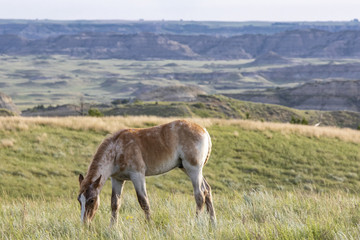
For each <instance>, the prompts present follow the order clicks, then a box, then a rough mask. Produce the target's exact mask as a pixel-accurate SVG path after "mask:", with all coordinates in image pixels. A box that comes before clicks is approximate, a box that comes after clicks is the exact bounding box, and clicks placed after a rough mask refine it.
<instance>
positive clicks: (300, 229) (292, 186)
mask: <svg viewBox="0 0 360 240" xmlns="http://www.w3.org/2000/svg"><path fill="white" fill-rule="evenodd" d="M167 121H170V119H165V118H154V117H137V118H135V117H122V118H121V117H117V118H115V117H112V118H58V119H46V118H19V117H17V118H0V186H1V187H0V206H1V208H0V236H1V238H2V239H39V238H41V239H85V238H89V239H129V238H133V239H358V238H359V237H360V230H359V229H360V228H359V223H360V211H359V209H358V206H359V204H360V197H358V192H359V190H360V184H359V183H360V182H359V181H360V176H359V175H358V170H359V167H360V148H359V143H360V132H359V131H356V130H349V129H335V128H321V127H320V128H314V127H310V126H294V125H289V124H274V123H272V124H270V123H266V122H265V123H261V122H252V121H239V120H237V121H231V120H214V119H194V121H197V122H199V123H200V124H201V125H203V126H206V127H207V129H208V131H209V133H210V135H211V137H212V142H213V149H212V155H211V158H210V160H209V162H208V164H207V165H206V166H205V168H204V176H205V177H206V178H207V179H208V182H209V184H210V185H211V186H212V188H213V198H214V204H215V208H216V213H217V218H218V223H217V225H216V227H214V226H212V225H211V224H209V219H208V216H207V215H206V214H202V215H200V217H199V218H195V201H194V199H193V196H192V187H191V182H190V180H189V179H188V178H187V177H186V176H185V174H183V172H182V171H180V170H178V169H175V170H173V171H172V172H170V173H167V174H165V175H161V176H156V177H149V178H148V179H147V188H148V193H149V198H150V204H151V208H152V213H153V216H152V221H151V222H150V223H146V222H145V217H144V215H143V212H142V210H141V208H140V207H139V205H138V203H137V200H136V195H135V191H134V189H133V186H132V184H131V183H130V182H128V183H127V184H126V186H125V191H124V195H123V201H122V202H123V204H122V207H121V209H120V214H119V224H118V226H116V227H113V228H110V227H109V220H110V183H109V182H108V183H107V185H106V186H105V188H104V191H103V192H102V193H101V200H102V201H101V206H100V210H99V211H98V213H97V215H96V217H95V221H94V223H93V224H92V225H91V227H90V228H87V227H83V226H81V224H80V221H79V218H80V209H79V206H78V202H77V200H76V196H77V191H78V180H77V177H78V174H79V173H85V172H86V170H87V166H88V164H89V162H90V161H91V158H92V155H93V154H94V152H95V150H96V147H97V145H98V144H99V143H100V142H101V140H102V139H103V138H104V137H105V136H106V135H107V134H108V133H109V132H113V131H115V130H116V129H118V128H123V127H148V126H153V125H157V124H159V123H164V122H167Z"/></svg>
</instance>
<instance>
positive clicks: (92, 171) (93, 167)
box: [80, 131, 122, 193]
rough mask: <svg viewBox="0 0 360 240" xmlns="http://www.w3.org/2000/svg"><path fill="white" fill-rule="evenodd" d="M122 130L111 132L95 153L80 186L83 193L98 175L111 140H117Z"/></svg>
mask: <svg viewBox="0 0 360 240" xmlns="http://www.w3.org/2000/svg"><path fill="white" fill-rule="evenodd" d="M121 132H122V131H118V132H116V133H114V134H111V135H110V136H108V137H106V138H105V139H104V140H103V141H102V142H101V143H100V145H99V146H98V148H97V150H96V152H95V155H94V157H93V160H92V162H91V164H90V166H89V168H88V171H87V174H86V176H85V179H84V180H83V182H82V183H81V186H80V193H82V192H83V191H84V190H85V189H86V188H87V187H88V186H89V185H90V184H91V183H92V180H93V178H94V177H98V176H96V175H97V172H98V169H99V162H100V160H101V157H102V156H103V155H104V153H105V151H106V150H107V147H108V146H109V144H110V143H111V142H113V141H114V140H116V139H117V138H118V137H119V136H120V133H121Z"/></svg>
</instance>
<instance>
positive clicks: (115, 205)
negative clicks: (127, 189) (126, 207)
mask: <svg viewBox="0 0 360 240" xmlns="http://www.w3.org/2000/svg"><path fill="white" fill-rule="evenodd" d="M124 183H125V181H119V180H116V179H114V178H111V184H112V193H111V224H112V225H113V224H115V223H117V220H118V210H119V208H120V205H121V193H122V191H123V189H124Z"/></svg>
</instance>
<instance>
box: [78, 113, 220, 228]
mask: <svg viewBox="0 0 360 240" xmlns="http://www.w3.org/2000/svg"><path fill="white" fill-rule="evenodd" d="M210 151H211V139H210V135H209V133H208V132H207V131H206V129H205V128H202V127H200V126H199V125H197V124H195V123H191V122H188V121H185V120H178V121H174V122H170V123H167V124H163V125H160V126H156V127H152V128H143V129H124V130H120V131H118V132H116V133H114V134H112V135H111V136H109V137H107V138H105V139H104V140H103V142H102V143H101V144H100V146H99V147H98V149H97V151H96V153H95V155H94V158H93V160H92V162H91V164H90V166H89V169H88V172H87V175H86V176H85V178H84V177H83V175H81V174H80V175H79V182H80V191H79V196H78V201H79V202H80V206H81V221H82V222H84V223H89V222H90V221H91V220H92V219H93V217H94V215H95V212H96V210H97V209H98V207H99V204H100V197H99V194H100V191H101V189H102V187H103V186H104V184H105V182H106V180H107V179H108V178H109V177H111V183H112V195H111V210H112V214H111V215H112V217H111V223H112V224H113V223H116V222H117V218H118V217H117V216H118V213H117V212H118V210H119V207H120V196H121V193H122V191H123V188H124V183H125V181H126V180H131V181H132V182H133V184H134V187H135V190H136V195H137V198H138V201H139V203H140V206H141V208H142V209H143V210H144V212H145V216H146V219H147V220H149V219H150V205H149V200H148V196H147V193H146V184H145V176H153V175H158V174H162V173H166V172H168V171H170V170H172V169H174V168H180V169H181V170H183V171H184V172H185V173H186V174H187V175H188V176H189V178H190V179H191V182H192V185H193V188H194V196H195V201H196V215H198V214H199V213H200V212H201V211H202V209H203V206H204V204H205V205H206V208H207V211H208V212H209V214H210V218H211V220H212V221H214V222H215V220H216V217H215V210H214V207H213V203H212V197H211V188H210V185H209V184H208V183H207V182H206V180H205V178H204V177H203V175H202V169H203V167H204V165H205V163H206V161H207V160H208V159H209V157H210Z"/></svg>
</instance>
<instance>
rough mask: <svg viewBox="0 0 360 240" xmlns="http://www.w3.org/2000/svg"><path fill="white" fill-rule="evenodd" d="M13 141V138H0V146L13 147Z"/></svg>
mask: <svg viewBox="0 0 360 240" xmlns="http://www.w3.org/2000/svg"><path fill="white" fill-rule="evenodd" d="M14 143H15V140H14V139H1V140H0V146H1V147H7V148H9V147H13V146H14Z"/></svg>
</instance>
